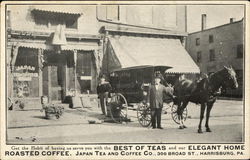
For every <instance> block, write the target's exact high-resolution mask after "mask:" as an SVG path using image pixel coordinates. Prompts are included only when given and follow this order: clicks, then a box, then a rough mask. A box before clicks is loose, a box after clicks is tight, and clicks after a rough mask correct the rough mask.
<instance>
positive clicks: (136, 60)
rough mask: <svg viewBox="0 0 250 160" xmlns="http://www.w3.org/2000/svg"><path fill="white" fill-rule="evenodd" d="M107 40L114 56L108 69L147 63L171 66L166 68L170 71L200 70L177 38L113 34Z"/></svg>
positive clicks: (190, 71)
mask: <svg viewBox="0 0 250 160" xmlns="http://www.w3.org/2000/svg"><path fill="white" fill-rule="evenodd" d="M109 41H110V44H111V48H112V50H111V51H112V52H111V54H112V57H114V58H113V62H112V63H114V64H110V63H111V61H110V62H109V64H110V66H112V68H110V70H116V69H117V68H115V67H118V68H129V67H138V66H145V65H149V66H167V67H172V68H170V69H168V70H166V72H170V73H199V72H200V69H199V67H198V66H197V65H196V64H195V62H194V61H193V59H192V58H191V56H190V55H189V54H188V52H187V51H186V50H185V48H184V47H183V46H182V44H181V42H180V40H179V39H174V38H151V37H150V38H149V37H134V36H117V37H116V36H114V37H110V38H109ZM116 63H117V64H116Z"/></svg>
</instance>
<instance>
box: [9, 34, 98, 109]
mask: <svg viewBox="0 0 250 160" xmlns="http://www.w3.org/2000/svg"><path fill="white" fill-rule="evenodd" d="M26 34H27V32H26ZM52 34H53V33H52ZM29 35H32V38H35V37H39V35H40V36H41V37H39V38H36V39H33V40H30V38H31V37H27V36H26V35H24V34H23V32H21V31H10V32H9V41H8V47H7V54H8V58H7V61H8V64H9V65H8V68H7V71H8V86H9V87H8V97H10V98H12V99H19V100H21V101H23V102H24V103H26V102H27V103H31V101H30V100H32V103H35V104H36V103H40V98H41V96H48V97H49V101H51V102H62V101H63V100H64V99H65V97H66V96H67V95H74V96H75V95H80V94H89V93H95V92H96V83H97V82H96V81H97V77H98V74H99V70H100V68H99V67H100V65H99V55H98V54H99V49H100V46H99V45H98V44H99V42H100V38H99V37H98V36H96V37H94V39H93V36H92V37H91V40H89V41H90V42H88V37H87V36H85V35H77V37H76V39H78V38H79V36H82V37H84V41H82V42H79V40H78V42H73V41H67V44H65V45H62V46H58V45H54V44H52V43H50V44H49V43H48V42H51V40H50V38H51V35H49V34H47V35H46V34H42V33H35V32H30V33H29ZM70 36H71V40H74V35H70ZM72 37H73V38H72ZM42 39H43V40H42ZM44 39H45V40H44ZM52 42H53V41H52ZM33 106H34V105H33ZM38 108H39V107H38Z"/></svg>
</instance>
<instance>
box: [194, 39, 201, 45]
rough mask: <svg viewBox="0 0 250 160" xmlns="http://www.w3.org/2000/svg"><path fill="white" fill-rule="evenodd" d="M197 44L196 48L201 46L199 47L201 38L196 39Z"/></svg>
mask: <svg viewBox="0 0 250 160" xmlns="http://www.w3.org/2000/svg"><path fill="white" fill-rule="evenodd" d="M195 44H196V46H199V45H200V38H196V39H195Z"/></svg>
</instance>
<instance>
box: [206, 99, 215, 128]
mask: <svg viewBox="0 0 250 160" xmlns="http://www.w3.org/2000/svg"><path fill="white" fill-rule="evenodd" d="M213 105H214V104H213V103H208V104H207V114H206V124H205V127H206V131H207V132H212V131H211V129H210V128H209V125H208V121H209V117H210V111H211V109H212V108H213Z"/></svg>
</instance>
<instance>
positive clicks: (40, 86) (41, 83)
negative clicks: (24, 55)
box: [38, 49, 43, 97]
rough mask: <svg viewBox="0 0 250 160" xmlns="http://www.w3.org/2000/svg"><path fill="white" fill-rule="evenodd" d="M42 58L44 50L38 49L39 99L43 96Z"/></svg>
mask: <svg viewBox="0 0 250 160" xmlns="http://www.w3.org/2000/svg"><path fill="white" fill-rule="evenodd" d="M42 57H43V49H38V66H39V69H38V75H39V77H38V84H39V88H38V90H39V97H41V96H43V72H42V68H43V64H42Z"/></svg>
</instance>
